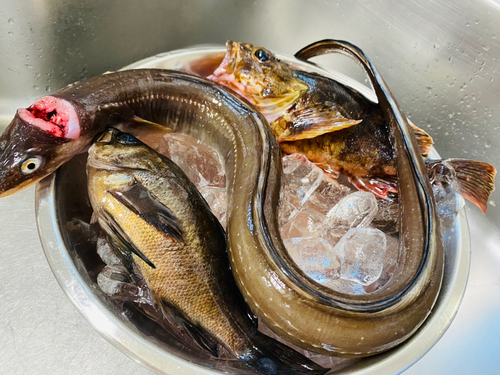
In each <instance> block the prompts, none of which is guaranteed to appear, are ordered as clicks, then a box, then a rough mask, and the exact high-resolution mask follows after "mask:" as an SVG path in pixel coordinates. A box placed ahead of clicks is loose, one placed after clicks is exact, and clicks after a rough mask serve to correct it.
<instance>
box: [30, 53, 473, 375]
mask: <svg viewBox="0 0 500 375" xmlns="http://www.w3.org/2000/svg"><path fill="white" fill-rule="evenodd" d="M221 52H224V48H223V47H220V46H219V47H207V46H205V47H197V48H190V49H185V50H177V51H173V52H168V53H164V54H160V55H157V56H154V57H152V58H148V59H145V60H141V61H139V62H137V63H134V64H132V65H129V66H127V67H126V68H125V69H134V68H170V69H172V68H173V69H183V68H185V67H186V66H189V65H190V63H191V62H193V61H195V60H197V59H199V58H201V57H204V56H209V55H212V54H220V53H221ZM279 57H280V58H281V59H283V60H285V61H289V62H290V63H293V64H295V65H297V66H299V67H301V68H303V69H308V70H321V71H322V74H327V75H330V76H331V77H332V78H334V79H337V80H339V81H341V82H343V83H345V84H348V85H351V86H353V87H355V88H356V89H358V90H359V91H361V92H362V93H363V94H365V95H366V96H368V97H370V98H372V99H374V95H373V93H372V92H371V90H369V89H368V88H366V87H365V86H363V85H361V84H359V83H358V82H356V81H354V80H352V79H350V78H348V77H346V76H344V75H342V74H340V73H337V72H334V71H330V70H322V69H321V68H313V67H311V66H310V65H306V64H303V63H301V62H299V61H297V60H294V59H293V58H291V57H289V56H286V55H279ZM435 155H437V154H435ZM85 157H86V155H80V156H78V157H76V158H74V159H73V160H71V161H70V162H69V163H67V164H65V165H64V166H62V167H61V168H60V169H59V170H58V171H57V173H56V174H54V175H52V176H49V177H47V178H46V179H45V180H43V181H42V182H41V183H39V185H38V186H37V191H36V207H37V224H38V230H39V234H40V238H41V241H42V245H43V248H44V251H45V255H46V257H47V259H48V261H49V264H50V267H51V269H52V271H53V273H54V275H55V276H56V278H57V280H58V282H59V284H60V285H61V287H62V288H63V290H64V291H65V293H66V295H67V296H68V297H69V299H70V300H71V301H72V302H73V304H74V305H75V306H76V308H77V309H78V310H79V311H80V313H81V314H82V315H83V316H84V317H85V318H86V319H87V321H88V322H89V323H90V324H91V325H92V326H93V327H94V328H95V329H96V330H97V331H98V332H99V333H100V334H101V335H102V336H103V337H104V338H105V339H106V340H108V341H109V342H110V343H111V344H113V345H114V346H115V347H116V348H118V349H119V350H121V351H122V352H124V353H126V354H127V355H129V356H130V357H132V358H134V359H136V360H137V361H139V362H141V363H143V364H144V365H146V366H148V367H150V368H151V369H153V370H155V371H157V372H159V373H161V374H171V375H173V374H179V375H182V374H186V375H187V374H190V375H192V374H220V373H222V372H223V371H227V372H229V373H234V374H236V373H241V371H244V370H241V369H236V370H234V369H231V368H227V367H224V366H220V365H214V363H213V362H210V361H204V360H203V359H201V358H198V357H193V356H188V355H186V354H185V353H183V352H182V350H180V349H179V348H178V347H177V346H176V345H175V343H174V342H172V341H170V340H169V338H168V337H167V336H166V335H165V334H162V331H161V329H158V327H157V326H156V325H155V324H154V323H153V322H151V321H149V320H147V319H144V318H143V317H142V315H141V314H140V313H137V312H136V311H135V310H134V308H133V307H132V306H130V305H127V304H125V305H123V304H121V303H117V302H116V301H113V300H112V299H110V298H109V297H108V296H106V295H105V294H104V293H102V292H101V291H100V289H99V287H98V286H97V283H96V277H97V273H98V272H99V270H100V268H101V267H102V263H101V261H100V259H99V257H98V256H97V254H96V252H95V249H93V248H92V246H91V245H90V244H89V241H88V238H86V237H85V233H84V231H82V228H81V227H79V226H78V225H75V223H80V222H89V221H90V216H91V208H90V205H89V202H88V197H87V190H86V175H85V163H86V158H85ZM443 237H444V243H445V253H446V265H445V274H444V282H443V287H442V291H441V293H440V295H439V299H438V302H437V304H436V306H435V307H434V309H433V311H432V313H431V315H430V317H429V318H428V319H427V321H426V322H425V324H424V325H423V326H422V327H421V328H420V329H419V331H418V332H417V333H416V334H415V335H414V336H413V337H412V338H411V339H410V340H408V341H407V342H405V343H404V344H403V345H400V346H398V347H397V348H395V349H393V350H391V351H389V352H387V353H384V354H381V355H378V356H374V357H371V358H367V359H363V360H360V361H358V362H356V363H354V364H352V365H350V366H348V367H346V368H344V369H342V370H340V371H338V373H349V374H393V373H399V372H402V371H404V370H405V369H406V368H408V367H409V366H411V365H412V364H413V363H414V362H415V361H417V360H418V359H419V358H421V357H422V356H423V355H424V354H425V353H426V352H427V351H428V350H430V348H432V346H433V345H434V344H435V343H436V342H437V341H438V340H439V339H440V338H441V336H442V335H443V333H444V332H445V331H446V329H447V328H448V326H449V325H450V323H451V321H452V320H453V318H454V316H455V314H456V313H457V310H458V308H459V305H460V302H461V300H462V296H463V294H464V291H465V287H466V283H467V278H468V272H469V264H470V243H469V232H468V225H467V219H466V215H465V211H464V210H462V211H461V212H460V214H459V215H458V217H457V219H456V220H455V221H454V222H452V223H448V224H447V226H445V227H444V228H443ZM214 366H215V367H214Z"/></svg>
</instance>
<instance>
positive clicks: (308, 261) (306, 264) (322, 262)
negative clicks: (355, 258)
mask: <svg viewBox="0 0 500 375" xmlns="http://www.w3.org/2000/svg"><path fill="white" fill-rule="evenodd" d="M283 242H284V244H285V247H286V249H287V251H288V253H289V254H290V256H291V258H292V259H293V261H294V262H295V263H296V264H297V266H299V267H300V269H301V270H302V271H304V273H305V274H306V275H307V276H309V277H310V278H311V279H313V280H315V281H317V282H318V283H321V284H327V283H328V282H330V281H331V280H333V279H336V278H338V277H339V270H340V263H339V259H338V258H337V256H336V255H335V254H334V252H333V251H332V250H333V249H332V246H331V245H330V244H329V243H328V242H327V241H326V240H324V239H323V238H317V237H297V238H289V239H286V240H284V241H283Z"/></svg>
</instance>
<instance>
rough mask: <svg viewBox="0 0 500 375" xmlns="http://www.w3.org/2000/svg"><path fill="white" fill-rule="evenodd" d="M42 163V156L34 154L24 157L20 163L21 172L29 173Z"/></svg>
mask: <svg viewBox="0 0 500 375" xmlns="http://www.w3.org/2000/svg"><path fill="white" fill-rule="evenodd" d="M41 165H42V158H40V157H39V156H34V157H31V158H28V159H26V160H25V161H23V163H22V164H21V173H22V174H31V173H33V172H36V171H37V170H38V169H39V168H40V167H41Z"/></svg>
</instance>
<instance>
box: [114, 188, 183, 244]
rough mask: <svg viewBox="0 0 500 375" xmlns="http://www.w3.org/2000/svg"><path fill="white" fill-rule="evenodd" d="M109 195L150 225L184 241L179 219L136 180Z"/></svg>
mask: <svg viewBox="0 0 500 375" xmlns="http://www.w3.org/2000/svg"><path fill="white" fill-rule="evenodd" d="M109 193H110V194H111V195H112V196H113V197H114V198H115V199H116V200H117V201H118V202H120V203H121V204H123V205H124V206H125V207H127V208H128V209H129V210H131V211H132V212H134V213H135V214H136V215H137V216H139V217H141V218H142V219H143V220H145V221H146V222H148V224H150V225H152V226H153V227H155V228H156V229H158V230H159V231H161V232H163V233H166V234H168V235H169V236H171V237H173V238H174V239H176V240H177V241H184V239H183V236H182V228H181V225H180V223H179V221H178V219H177V218H176V217H175V215H174V214H173V213H172V211H170V209H169V208H168V207H166V206H165V205H163V203H161V202H160V201H159V200H158V199H156V198H155V197H154V196H153V195H152V194H151V192H150V191H149V190H148V189H146V188H145V187H144V186H143V185H142V184H141V183H140V182H139V181H137V180H135V183H134V184H133V185H131V186H129V187H127V188H126V189H122V190H120V191H109Z"/></svg>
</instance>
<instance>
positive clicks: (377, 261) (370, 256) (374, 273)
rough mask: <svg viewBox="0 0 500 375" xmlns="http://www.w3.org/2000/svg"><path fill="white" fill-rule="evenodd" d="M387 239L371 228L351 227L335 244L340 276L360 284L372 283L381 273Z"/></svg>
mask: <svg viewBox="0 0 500 375" xmlns="http://www.w3.org/2000/svg"><path fill="white" fill-rule="evenodd" d="M386 248H387V240H386V236H385V234H384V233H383V232H382V231H380V230H378V229H373V228H351V229H349V231H348V232H347V233H346V235H345V236H344V237H342V239H341V240H340V241H339V243H338V244H337V245H336V246H335V248H334V251H335V253H336V254H337V255H338V257H339V258H340V264H341V267H340V277H341V278H343V279H346V280H351V281H354V282H356V283H358V284H360V285H363V286H365V285H370V284H372V283H374V282H375V281H376V280H377V279H378V278H379V277H380V275H381V274H382V270H383V267H384V257H385V254H386Z"/></svg>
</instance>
